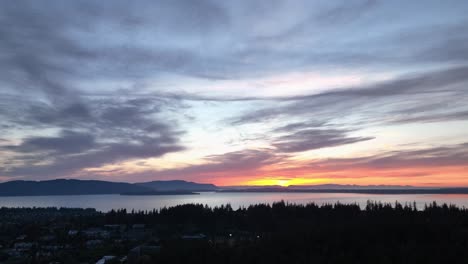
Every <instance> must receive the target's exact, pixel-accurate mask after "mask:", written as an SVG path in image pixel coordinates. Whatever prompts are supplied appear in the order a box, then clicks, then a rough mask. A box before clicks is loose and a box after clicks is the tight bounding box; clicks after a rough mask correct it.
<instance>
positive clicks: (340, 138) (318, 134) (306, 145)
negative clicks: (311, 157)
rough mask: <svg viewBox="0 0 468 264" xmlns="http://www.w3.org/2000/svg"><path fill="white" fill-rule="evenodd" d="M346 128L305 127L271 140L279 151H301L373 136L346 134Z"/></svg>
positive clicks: (364, 139)
mask: <svg viewBox="0 0 468 264" xmlns="http://www.w3.org/2000/svg"><path fill="white" fill-rule="evenodd" d="M348 132H349V131H346V130H338V129H306V130H300V131H298V132H295V133H293V134H289V135H285V136H281V137H279V138H277V139H276V140H274V141H273V146H274V147H276V149H277V150H278V151H279V152H286V153H288V152H301V151H306V150H313V149H320V148H327V147H335V146H340V145H346V144H351V143H356V142H360V141H367V140H371V139H373V137H352V136H348V135H347V133H348Z"/></svg>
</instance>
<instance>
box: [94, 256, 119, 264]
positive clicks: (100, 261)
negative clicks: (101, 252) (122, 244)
mask: <svg viewBox="0 0 468 264" xmlns="http://www.w3.org/2000/svg"><path fill="white" fill-rule="evenodd" d="M113 259H115V256H104V257H102V258H101V259H100V260H98V261H97V262H96V264H105V263H106V262H107V261H108V260H113Z"/></svg>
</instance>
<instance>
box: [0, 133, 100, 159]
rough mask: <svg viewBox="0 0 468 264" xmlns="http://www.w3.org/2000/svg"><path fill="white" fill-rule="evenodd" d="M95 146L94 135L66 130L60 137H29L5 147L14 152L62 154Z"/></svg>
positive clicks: (77, 151)
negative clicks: (19, 142)
mask: <svg viewBox="0 0 468 264" xmlns="http://www.w3.org/2000/svg"><path fill="white" fill-rule="evenodd" d="M94 146H95V139H94V137H93V136H92V135H89V134H84V133H78V132H74V131H67V130H65V131H62V132H61V135H60V136H58V137H28V138H25V139H23V142H21V144H20V145H18V146H5V147H4V148H6V149H8V150H11V151H14V152H24V153H33V152H39V153H41V154H43V155H47V154H48V152H55V153H57V154H60V155H62V154H68V153H79V152H83V151H86V150H88V149H92V148H93V147H94Z"/></svg>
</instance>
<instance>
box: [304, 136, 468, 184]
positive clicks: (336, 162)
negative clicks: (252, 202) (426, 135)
mask: <svg viewBox="0 0 468 264" xmlns="http://www.w3.org/2000/svg"><path fill="white" fill-rule="evenodd" d="M467 161H468V143H462V144H458V145H449V146H442V147H433V148H425V149H418V150H400V151H392V152H386V153H381V154H378V155H374V156H368V157H360V158H347V159H327V160H323V161H317V162H314V163H312V164H310V168H311V169H315V170H337V171H339V170H345V169H349V170H352V169H359V168H361V169H362V168H367V169H396V170H399V169H405V168H406V169H408V168H409V169H411V168H419V169H428V168H432V169H433V168H438V167H450V166H458V167H466V166H468V163H467ZM367 176H369V175H362V177H367Z"/></svg>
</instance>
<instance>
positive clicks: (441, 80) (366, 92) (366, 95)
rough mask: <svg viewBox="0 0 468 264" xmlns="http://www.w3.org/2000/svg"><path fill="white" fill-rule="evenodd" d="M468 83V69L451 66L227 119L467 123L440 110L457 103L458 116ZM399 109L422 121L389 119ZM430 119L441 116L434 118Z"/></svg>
mask: <svg viewBox="0 0 468 264" xmlns="http://www.w3.org/2000/svg"><path fill="white" fill-rule="evenodd" d="M467 84H468V67H466V66H460V67H453V68H449V69H443V70H438V71H432V72H426V73H423V74H419V75H414V76H409V77H408V76H406V77H401V78H397V79H394V80H389V81H385V82H380V83H376V84H371V85H366V86H362V87H347V88H341V89H336V90H333V91H328V92H323V93H318V94H314V95H305V96H294V97H289V98H288V97H286V98H282V99H277V100H276V101H275V102H274V103H272V106H271V107H266V108H261V109H257V110H254V111H250V112H247V113H244V114H243V115H241V116H238V117H236V118H233V119H231V120H229V121H230V123H231V124H233V125H240V124H247V123H256V122H265V121H268V120H271V119H275V118H276V119H277V118H284V117H290V116H300V117H304V118H306V120H307V122H312V121H313V122H316V123H331V122H333V121H335V120H338V119H340V118H343V117H344V116H353V115H355V116H358V117H357V118H359V119H361V120H362V121H363V122H366V123H368V124H369V125H370V124H372V123H375V122H380V123H385V122H404V121H405V120H406V121H408V122H410V121H413V122H417V121H418V120H421V121H422V119H425V120H426V121H429V120H440V118H442V117H444V116H445V117H447V118H448V119H453V118H456V117H460V118H462V119H463V117H464V116H463V115H444V114H442V112H443V111H446V107H445V106H446V105H455V104H458V105H459V108H460V109H461V110H460V112H464V111H465V110H466V105H464V104H463V102H464V101H465V100H466V99H467V98H466V91H467V89H468V88H467V87H468V86H467ZM429 98H435V100H434V99H429ZM434 102H437V104H434ZM273 105H274V106H273ZM408 106H409V107H408ZM428 106H432V108H431V111H428V112H427V111H426V112H422V111H418V110H421V109H423V108H427V107H428ZM399 107H400V108H403V107H408V109H407V112H404V111H403V112H402V111H400V112H399V113H400V114H405V113H406V114H419V118H415V119H412V120H411V119H408V118H407V116H406V117H401V118H400V117H396V119H395V117H391V118H388V117H387V116H389V115H390V114H395V109H398V108H399ZM432 115H434V116H439V118H434V119H432V118H431V117H430V116H432Z"/></svg>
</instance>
